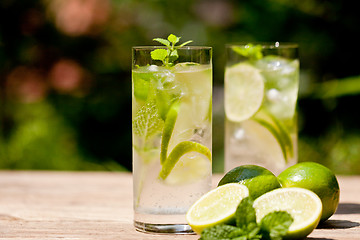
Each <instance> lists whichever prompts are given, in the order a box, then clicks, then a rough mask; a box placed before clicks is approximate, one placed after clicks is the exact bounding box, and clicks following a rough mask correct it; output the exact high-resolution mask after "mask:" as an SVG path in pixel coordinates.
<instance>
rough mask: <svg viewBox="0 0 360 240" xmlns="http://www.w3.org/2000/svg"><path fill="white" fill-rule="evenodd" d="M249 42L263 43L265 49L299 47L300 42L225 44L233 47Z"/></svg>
mask: <svg viewBox="0 0 360 240" xmlns="http://www.w3.org/2000/svg"><path fill="white" fill-rule="evenodd" d="M248 44H254V45H261V47H262V48H263V49H265V48H266V49H286V48H299V44H298V43H294V42H279V41H275V42H256V41H255V42H251V41H250V42H234V43H227V44H225V47H226V48H231V47H235V46H246V45H248Z"/></svg>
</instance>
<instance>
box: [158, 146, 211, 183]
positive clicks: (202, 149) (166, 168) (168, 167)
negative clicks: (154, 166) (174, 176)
mask: <svg viewBox="0 0 360 240" xmlns="http://www.w3.org/2000/svg"><path fill="white" fill-rule="evenodd" d="M189 152H198V153H200V154H202V155H204V157H206V158H207V159H208V160H209V161H210V162H211V151H210V149H208V148H207V147H206V146H204V145H202V144H200V143H196V142H191V141H183V142H180V143H179V144H178V145H176V146H175V147H174V148H173V150H172V151H171V152H170V154H169V156H168V157H167V158H166V160H165V162H164V163H163V165H162V168H161V171H160V173H159V178H160V179H163V180H165V179H166V178H167V177H168V176H169V174H170V172H171V171H172V169H173V168H174V167H175V165H176V163H177V162H178V161H179V159H180V158H181V157H182V156H183V155H184V154H186V153H189Z"/></svg>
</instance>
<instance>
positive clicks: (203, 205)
mask: <svg viewBox="0 0 360 240" xmlns="http://www.w3.org/2000/svg"><path fill="white" fill-rule="evenodd" d="M247 196H249V190H248V189H247V187H246V186H244V185H241V184H237V183H229V184H225V185H222V186H220V187H217V188H215V189H213V190H211V191H209V192H208V193H206V194H205V195H203V196H202V197H201V198H199V199H198V200H197V201H196V202H195V203H194V204H193V205H192V206H191V207H190V208H189V210H188V211H187V213H186V221H187V222H188V224H189V225H190V226H191V228H192V229H193V230H194V231H195V232H196V233H198V234H201V232H202V231H203V230H204V229H205V228H208V227H212V226H215V225H218V224H227V223H232V222H234V221H235V212H236V209H237V207H238V205H239V203H240V202H241V200H242V199H243V198H245V197H247Z"/></svg>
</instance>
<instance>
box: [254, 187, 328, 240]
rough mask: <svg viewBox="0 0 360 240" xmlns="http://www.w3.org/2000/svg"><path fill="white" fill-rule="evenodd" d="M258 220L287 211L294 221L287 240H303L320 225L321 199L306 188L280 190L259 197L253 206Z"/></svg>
mask: <svg viewBox="0 0 360 240" xmlns="http://www.w3.org/2000/svg"><path fill="white" fill-rule="evenodd" d="M253 206H254V208H255V211H256V220H257V222H260V221H261V219H262V218H263V217H265V216H266V215H267V214H268V213H271V212H273V211H286V212H288V213H289V214H290V215H291V216H292V218H293V219H294V221H293V223H292V224H291V225H290V227H289V230H288V233H287V234H286V236H285V237H286V238H289V239H303V238H305V237H306V236H307V235H309V234H310V233H311V232H312V231H313V230H314V229H315V228H316V226H317V225H318V223H319V221H320V217H321V212H322V203H321V200H320V198H319V197H318V196H317V195H316V194H315V193H313V192H312V191H310V190H307V189H304V188H279V189H275V190H273V191H270V192H267V193H265V194H264V195H262V196H260V197H258V198H257V199H256V200H255V201H254V204H253Z"/></svg>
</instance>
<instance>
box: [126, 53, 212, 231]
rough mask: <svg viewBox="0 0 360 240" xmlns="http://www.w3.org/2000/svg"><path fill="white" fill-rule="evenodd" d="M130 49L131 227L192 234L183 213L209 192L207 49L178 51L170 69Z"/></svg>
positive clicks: (209, 64)
mask: <svg viewBox="0 0 360 240" xmlns="http://www.w3.org/2000/svg"><path fill="white" fill-rule="evenodd" d="M160 48H161V47H133V49H132V130H133V131H132V132H133V193H134V203H133V204H134V212H135V214H134V225H135V228H136V229H137V230H139V231H144V232H155V233H179V234H184V233H192V230H191V228H190V226H188V225H187V224H186V220H185V214H186V211H187V210H188V208H189V207H190V206H191V205H192V204H193V203H194V202H195V201H196V200H197V199H198V198H199V197H201V196H202V195H203V194H204V193H206V192H208V191H209V190H210V188H211V170H212V168H211V142H212V139H211V137H212V133H211V131H212V130H211V122H212V119H211V118H212V49H211V48H210V47H192V46H191V47H181V48H179V49H178V50H177V53H178V55H179V58H178V59H177V60H176V62H174V64H171V65H167V66H163V65H162V62H160V61H155V60H153V59H152V58H151V52H152V51H153V50H155V49H160Z"/></svg>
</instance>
